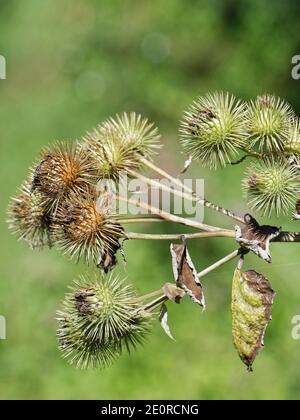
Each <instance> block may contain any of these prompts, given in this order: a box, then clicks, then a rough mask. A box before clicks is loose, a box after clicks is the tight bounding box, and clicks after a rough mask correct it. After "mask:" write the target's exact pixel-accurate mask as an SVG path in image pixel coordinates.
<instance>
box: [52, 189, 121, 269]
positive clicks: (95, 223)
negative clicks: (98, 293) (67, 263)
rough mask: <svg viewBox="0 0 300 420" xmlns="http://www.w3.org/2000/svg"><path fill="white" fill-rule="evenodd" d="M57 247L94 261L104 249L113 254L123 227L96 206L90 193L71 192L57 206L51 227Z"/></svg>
mask: <svg viewBox="0 0 300 420" xmlns="http://www.w3.org/2000/svg"><path fill="white" fill-rule="evenodd" d="M53 230H54V236H55V238H56V241H57V244H58V246H60V248H61V249H63V250H64V251H65V252H68V253H69V254H70V255H71V257H74V256H75V255H77V257H78V258H80V257H81V256H83V257H84V258H85V260H86V262H91V261H93V262H98V260H99V258H101V256H102V255H103V253H104V252H106V251H108V250H109V251H110V252H111V253H112V254H113V255H114V254H115V253H116V251H117V250H118V249H119V248H120V245H119V240H120V238H121V237H123V232H124V231H123V228H122V226H121V225H120V224H119V223H117V222H116V221H115V220H114V218H113V216H112V215H111V214H110V213H109V212H108V211H107V209H106V208H105V209H102V208H101V207H99V206H98V204H97V201H96V200H95V198H94V197H93V196H88V197H87V198H81V197H77V196H75V195H72V196H71V197H70V198H69V199H67V200H66V201H65V204H64V205H63V206H61V207H60V208H59V210H58V213H57V215H56V218H55V224H54V227H53Z"/></svg>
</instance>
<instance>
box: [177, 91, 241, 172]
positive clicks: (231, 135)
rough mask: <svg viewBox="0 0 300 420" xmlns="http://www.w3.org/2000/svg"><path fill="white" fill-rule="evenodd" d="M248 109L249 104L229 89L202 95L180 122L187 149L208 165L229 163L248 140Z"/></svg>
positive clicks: (182, 142) (215, 166)
mask: <svg viewBox="0 0 300 420" xmlns="http://www.w3.org/2000/svg"><path fill="white" fill-rule="evenodd" d="M245 112H246V106H245V105H244V104H243V103H242V102H240V101H237V100H236V99H235V98H234V96H232V95H230V94H229V93H223V92H217V93H214V94H208V95H206V96H203V97H200V98H198V99H197V100H196V101H195V102H194V103H193V104H192V106H191V107H190V109H189V110H188V111H187V112H186V113H185V114H184V117H183V120H182V122H181V124H180V138H181V144H182V146H183V148H184V151H185V152H186V153H187V154H188V155H191V156H193V157H194V158H195V159H199V160H200V161H201V163H202V164H203V165H204V166H209V167H210V168H214V169H216V168H217V166H218V165H221V166H225V165H226V163H228V162H230V161H231V160H232V158H234V156H235V155H236V154H237V152H238V149H239V148H240V147H242V146H243V145H244V144H245V141H246V135H247V132H246V128H245Z"/></svg>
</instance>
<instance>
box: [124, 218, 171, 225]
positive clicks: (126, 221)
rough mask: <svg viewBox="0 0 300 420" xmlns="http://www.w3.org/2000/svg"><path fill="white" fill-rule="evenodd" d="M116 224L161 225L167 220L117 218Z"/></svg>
mask: <svg viewBox="0 0 300 420" xmlns="http://www.w3.org/2000/svg"><path fill="white" fill-rule="evenodd" d="M116 222H118V223H121V224H128V223H161V222H166V220H164V219H161V218H159V217H156V218H155V217H128V218H124V219H122V218H117V219H116Z"/></svg>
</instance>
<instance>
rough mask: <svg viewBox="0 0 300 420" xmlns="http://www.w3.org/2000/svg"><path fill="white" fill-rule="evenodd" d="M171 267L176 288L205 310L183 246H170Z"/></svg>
mask: <svg viewBox="0 0 300 420" xmlns="http://www.w3.org/2000/svg"><path fill="white" fill-rule="evenodd" d="M170 249H171V255H172V266H173V273H174V278H175V281H176V283H177V286H179V287H181V288H182V289H183V290H184V291H185V292H186V293H187V294H188V295H189V296H190V297H191V298H192V300H193V301H194V302H195V303H197V304H198V305H200V306H202V308H203V309H205V298H204V294H203V288H202V285H201V283H200V281H199V279H198V276H197V271H196V269H195V267H194V264H193V262H192V260H191V258H190V255H189V253H188V250H187V247H186V245H185V244H171V248H170Z"/></svg>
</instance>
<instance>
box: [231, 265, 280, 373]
mask: <svg viewBox="0 0 300 420" xmlns="http://www.w3.org/2000/svg"><path fill="white" fill-rule="evenodd" d="M274 296H275V293H274V291H273V289H272V287H271V284H270V282H269V281H268V280H267V279H266V277H264V276H263V275H262V274H259V273H257V272H256V271H254V270H248V271H246V272H242V271H241V270H240V269H238V268H237V269H236V270H235V273H234V277H233V285H232V305H231V310H232V334H233V342H234V345H235V347H236V349H237V351H238V354H239V356H240V358H241V359H242V361H243V362H244V363H245V365H246V366H247V367H248V370H249V371H252V365H253V362H254V360H255V358H256V356H257V354H258V352H259V351H260V350H261V349H262V347H263V346H264V335H265V331H266V328H267V326H268V325H269V322H270V320H271V313H272V305H273V300H274Z"/></svg>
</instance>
